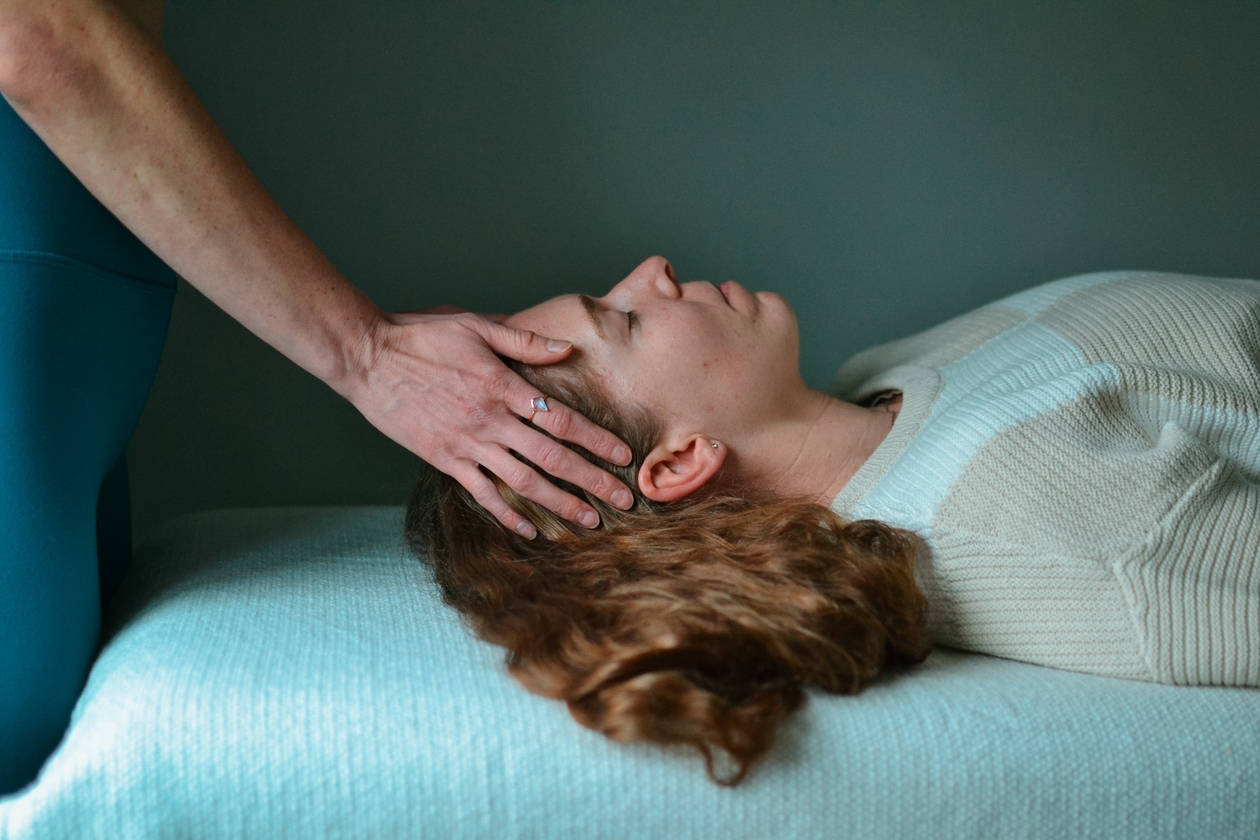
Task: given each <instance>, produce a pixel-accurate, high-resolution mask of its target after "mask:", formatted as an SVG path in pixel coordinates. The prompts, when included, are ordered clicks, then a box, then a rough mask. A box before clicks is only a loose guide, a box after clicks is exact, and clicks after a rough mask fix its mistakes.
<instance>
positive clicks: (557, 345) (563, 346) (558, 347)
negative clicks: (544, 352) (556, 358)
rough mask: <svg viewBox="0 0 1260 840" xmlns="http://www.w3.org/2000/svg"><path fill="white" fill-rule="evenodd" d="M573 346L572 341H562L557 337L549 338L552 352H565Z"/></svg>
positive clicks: (548, 344)
mask: <svg viewBox="0 0 1260 840" xmlns="http://www.w3.org/2000/svg"><path fill="white" fill-rule="evenodd" d="M572 346H573V342H572V341H561V340H559V339H556V338H549V339H547V349H548V350H550V351H551V352H552V353H563V352H564V351H565V350H568V349H569V348H570V347H572Z"/></svg>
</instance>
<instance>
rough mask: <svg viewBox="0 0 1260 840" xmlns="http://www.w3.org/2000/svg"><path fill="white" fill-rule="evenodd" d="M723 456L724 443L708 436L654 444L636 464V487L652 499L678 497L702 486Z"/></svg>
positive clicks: (673, 500) (720, 465) (667, 499)
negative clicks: (637, 475) (637, 469)
mask: <svg viewBox="0 0 1260 840" xmlns="http://www.w3.org/2000/svg"><path fill="white" fill-rule="evenodd" d="M714 444H717V445H716V446H715V445H714ZM725 460H726V446H725V444H721V443H718V442H717V441H714V440H710V439H709V438H703V437H692V438H688V439H686V440H684V441H681V442H679V443H674V444H673V445H670V444H665V443H662V444H658V445H657V447H656V448H655V449H653V450H652V451H651V452H649V453H648V456H647V458H645V459H644V461H643V466H641V467H639V490H640V492H642V493H643V495H644V496H647V497H648V498H649V499H651V500H652V501H654V502H675V501H678V500H679V499H682V498H685V497H687V496H690V495H691V494H692V493H694V492H696V491H697V490H699V489H700V488H701V487H703V486H704V485H705V484H706V483H707V482H708V481H709V479H711V478H713V476H714V475H716V474H717V471H718V470H720V469H721V468H722V463H723V462H724V461H725Z"/></svg>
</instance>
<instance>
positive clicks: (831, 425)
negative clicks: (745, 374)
mask: <svg viewBox="0 0 1260 840" xmlns="http://www.w3.org/2000/svg"><path fill="white" fill-rule="evenodd" d="M895 417H896V415H895V414H894V413H893V411H890V410H889V409H888V408H887V407H879V408H864V407H862V406H858V405H853V404H852V403H847V402H844V401H842V400H838V399H835V398H834V397H829V396H827V395H826V394H823V393H819V392H818V391H809V392H808V394H807V396H806V397H805V399H804V400H803V401H802V403H801V405H800V406H799V408H798V409H797V410H795V411H793V412H792V413H791V414H790V415H789V416H788V417H787V418H785V419H784V420H783V421H782V423H781V424H777V425H776V426H774V427H770V428H766V429H765V430H764V431H762V432H760V433H759V434H758V435H757V438H758V439H757V440H755V441H752V442H751V443H750V445H749V446H748V447H747V448H746V449H745V452H746V453H747V457H746V458H741V459H740V460H741V461H743V463H744V464H746V465H748V466H749V470H748V472H750V473H752V475H749V476H747V478H748V479H749V480H750V481H751V482H752V483H753V484H754V486H760V487H766V488H769V489H770V490H771V492H773V493H774V494H775V495H776V496H780V497H782V498H788V499H808V500H810V501H815V502H818V503H819V504H822V505H828V504H830V503H831V500H832V499H834V498H835V497H836V495H837V494H838V493H839V492H840V490H841V488H843V487H844V485H845V484H847V483H848V481H849V479H851V478H853V476H854V475H855V474H856V473H857V471H858V470H859V469H861V468H862V465H863V464H865V463H866V460H867V459H868V458H870V457H871V454H872V453H874V452H875V450H876V449H877V448H878V447H879V445H880V444H881V443H882V442H883V441H884V438H885V437H887V436H888V431H889V429H891V428H892V423H893V419H894V418H895Z"/></svg>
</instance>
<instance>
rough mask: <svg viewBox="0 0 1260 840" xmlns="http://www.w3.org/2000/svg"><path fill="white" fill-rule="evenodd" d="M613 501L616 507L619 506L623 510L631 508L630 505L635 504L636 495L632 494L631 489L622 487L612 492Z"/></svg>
mask: <svg viewBox="0 0 1260 840" xmlns="http://www.w3.org/2000/svg"><path fill="white" fill-rule="evenodd" d="M612 503H613V506H614V507H619V508H621V509H622V510H629V509H630V506H631V505H632V504H634V496H631V495H630V491H629V490H626V489H625V488H622V489H621V490H618V491H617V492H616V493H613V494H612Z"/></svg>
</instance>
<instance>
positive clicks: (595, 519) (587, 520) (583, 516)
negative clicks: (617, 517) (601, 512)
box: [578, 510, 599, 528]
mask: <svg viewBox="0 0 1260 840" xmlns="http://www.w3.org/2000/svg"><path fill="white" fill-rule="evenodd" d="M578 522H581V523H582V524H583V525H585V526H586V527H587V528H598V527H599V516H598V515H597V514H596V513H595V511H593V510H584V511H582V512H581V513H579V514H578Z"/></svg>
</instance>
